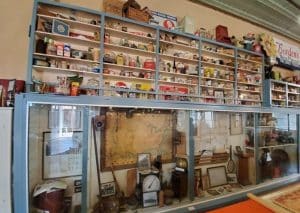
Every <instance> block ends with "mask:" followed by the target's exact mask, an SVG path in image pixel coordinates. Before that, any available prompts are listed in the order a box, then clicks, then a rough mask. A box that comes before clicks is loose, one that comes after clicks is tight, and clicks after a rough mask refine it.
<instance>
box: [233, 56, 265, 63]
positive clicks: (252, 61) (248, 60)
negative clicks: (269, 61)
mask: <svg viewBox="0 0 300 213" xmlns="http://www.w3.org/2000/svg"><path fill="white" fill-rule="evenodd" d="M237 59H238V60H241V61H247V62H251V63H256V64H262V62H261V61H255V60H251V59H246V58H241V57H237Z"/></svg>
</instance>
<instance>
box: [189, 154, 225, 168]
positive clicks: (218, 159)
mask: <svg viewBox="0 0 300 213" xmlns="http://www.w3.org/2000/svg"><path fill="white" fill-rule="evenodd" d="M228 158H229V154H228V153H214V154H213V156H209V157H206V156H201V157H200V155H195V166H202V165H208V164H216V163H226V162H227V161H228Z"/></svg>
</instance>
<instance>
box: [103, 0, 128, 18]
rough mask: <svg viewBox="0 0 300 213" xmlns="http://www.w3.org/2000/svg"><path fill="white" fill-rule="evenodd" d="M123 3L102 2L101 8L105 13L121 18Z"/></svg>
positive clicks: (120, 1)
mask: <svg viewBox="0 0 300 213" xmlns="http://www.w3.org/2000/svg"><path fill="white" fill-rule="evenodd" d="M124 3H125V1H123V0H104V1H103V8H104V11H105V12H106V13H111V14H114V15H118V16H122V15H123V5H124Z"/></svg>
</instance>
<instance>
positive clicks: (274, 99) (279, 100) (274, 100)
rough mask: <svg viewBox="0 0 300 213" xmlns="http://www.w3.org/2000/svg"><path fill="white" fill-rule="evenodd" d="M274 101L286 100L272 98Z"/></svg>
mask: <svg viewBox="0 0 300 213" xmlns="http://www.w3.org/2000/svg"><path fill="white" fill-rule="evenodd" d="M272 101H286V99H276V98H272Z"/></svg>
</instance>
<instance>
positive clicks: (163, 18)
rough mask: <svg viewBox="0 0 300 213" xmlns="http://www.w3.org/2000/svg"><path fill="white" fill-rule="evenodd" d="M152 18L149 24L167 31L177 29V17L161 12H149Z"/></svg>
mask: <svg viewBox="0 0 300 213" xmlns="http://www.w3.org/2000/svg"><path fill="white" fill-rule="evenodd" d="M151 15H152V18H151V19H150V21H149V23H150V24H153V25H159V26H162V27H164V28H167V29H169V30H174V29H175V28H176V27H177V17H176V16H172V15H168V14H165V13H161V12H156V11H151Z"/></svg>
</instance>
